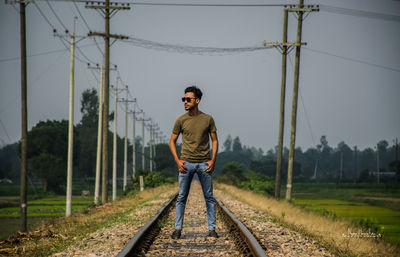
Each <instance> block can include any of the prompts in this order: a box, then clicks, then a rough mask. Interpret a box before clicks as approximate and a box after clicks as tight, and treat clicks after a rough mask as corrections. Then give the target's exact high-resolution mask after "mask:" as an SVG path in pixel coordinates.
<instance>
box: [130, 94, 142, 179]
mask: <svg viewBox="0 0 400 257" xmlns="http://www.w3.org/2000/svg"><path fill="white" fill-rule="evenodd" d="M134 101H135V102H136V99H134ZM141 112H142V111H140V112H136V110H135V109H134V110H133V111H131V113H132V116H133V117H132V121H133V124H132V138H133V142H132V177H133V178H135V177H136V114H139V113H141Z"/></svg>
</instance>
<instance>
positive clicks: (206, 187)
mask: <svg viewBox="0 0 400 257" xmlns="http://www.w3.org/2000/svg"><path fill="white" fill-rule="evenodd" d="M202 95H203V93H202V92H201V90H200V89H199V88H198V87H196V86H190V87H187V88H186V89H185V96H184V97H182V102H184V104H185V110H186V111H187V112H186V113H185V114H184V115H182V116H180V117H179V118H178V119H177V120H176V122H175V125H174V128H173V130H172V134H171V139H170V141H169V148H170V149H171V152H172V155H173V157H174V160H175V162H176V165H177V166H178V170H179V195H178V199H177V201H176V212H175V231H174V232H173V233H172V236H171V237H172V238H173V239H178V238H180V237H181V232H182V225H183V217H184V213H185V206H186V200H187V197H188V195H189V190H190V184H191V182H192V179H193V176H194V174H195V173H196V174H197V176H198V177H199V180H200V184H201V187H202V189H203V195H204V199H205V202H206V209H207V226H208V230H209V233H208V235H207V236H210V237H216V238H217V237H218V234H217V233H216V232H215V226H216V210H215V200H214V195H213V185H212V176H211V175H212V172H213V171H214V166H215V161H216V158H217V152H218V137H217V128H216V127H215V123H214V119H213V118H212V117H211V116H210V115H208V114H205V113H203V112H201V111H200V110H199V107H198V105H199V103H200V100H201V97H202ZM179 134H182V149H181V156H180V158H179V157H178V153H177V150H176V140H177V139H178V137H179ZM210 137H211V140H212V154H211V151H210V139H209V138H210Z"/></svg>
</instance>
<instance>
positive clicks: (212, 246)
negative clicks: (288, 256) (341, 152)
mask: <svg viewBox="0 0 400 257" xmlns="http://www.w3.org/2000/svg"><path fill="white" fill-rule="evenodd" d="M176 197H177V195H174V196H173V197H172V198H171V199H170V200H169V201H168V202H167V203H165V204H164V205H163V206H162V207H161V208H160V210H159V211H158V212H157V213H156V214H155V215H154V216H153V217H152V218H151V219H150V220H149V221H148V222H147V224H146V225H144V226H143V227H142V228H141V229H140V230H139V231H138V233H137V234H136V235H135V236H134V237H133V238H132V239H131V240H130V241H129V243H128V244H127V245H126V247H125V248H124V249H123V250H122V251H121V252H120V253H119V254H118V257H125V256H266V255H265V253H264V250H263V249H262V247H261V246H260V245H259V243H258V241H257V239H256V238H255V237H254V236H253V235H252V234H251V232H250V231H249V230H248V229H247V228H246V227H245V226H244V225H243V224H242V223H241V222H240V221H239V220H238V219H237V218H236V217H235V216H234V215H233V214H232V213H231V212H230V211H229V210H228V208H226V207H225V206H224V204H223V203H222V202H221V201H220V200H219V199H216V203H217V232H218V234H219V238H211V237H206V234H207V223H206V214H205V204H204V198H203V194H202V192H201V187H200V185H199V183H198V182H197V181H195V182H194V183H193V184H192V189H191V192H190V194H189V198H188V202H187V204H186V210H185V220H184V227H183V231H182V232H183V233H182V237H181V238H180V239H171V233H172V231H173V230H174V217H175V211H174V210H175V201H176Z"/></svg>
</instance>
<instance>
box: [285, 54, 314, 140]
mask: <svg viewBox="0 0 400 257" xmlns="http://www.w3.org/2000/svg"><path fill="white" fill-rule="evenodd" d="M288 57H289V62H290V64H291V67H292V70H294V67H293V62H292V58H291V57H290V54H289V55H288ZM299 95H300V101H301V104H302V106H303V110H304V114H305V117H306V122H307V126H308V130H309V132H310V135H311V140H312V142H313V145H316V143H315V138H314V133H313V130H312V127H311V122H310V119H309V117H308V112H307V109H306V105H305V103H304V99H303V95H302V93H301V90H300V87H299Z"/></svg>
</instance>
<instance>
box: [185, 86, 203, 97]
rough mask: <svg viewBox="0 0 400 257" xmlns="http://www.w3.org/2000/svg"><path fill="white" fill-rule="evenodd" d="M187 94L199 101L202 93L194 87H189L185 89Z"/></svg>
mask: <svg viewBox="0 0 400 257" xmlns="http://www.w3.org/2000/svg"><path fill="white" fill-rule="evenodd" d="M188 92H192V93H193V94H194V96H195V97H196V98H199V99H200V100H201V97H202V96H203V93H202V92H201V90H200V88H198V87H196V86H190V87H187V88H186V89H185V94H186V93H188Z"/></svg>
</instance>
